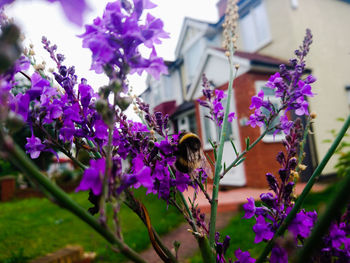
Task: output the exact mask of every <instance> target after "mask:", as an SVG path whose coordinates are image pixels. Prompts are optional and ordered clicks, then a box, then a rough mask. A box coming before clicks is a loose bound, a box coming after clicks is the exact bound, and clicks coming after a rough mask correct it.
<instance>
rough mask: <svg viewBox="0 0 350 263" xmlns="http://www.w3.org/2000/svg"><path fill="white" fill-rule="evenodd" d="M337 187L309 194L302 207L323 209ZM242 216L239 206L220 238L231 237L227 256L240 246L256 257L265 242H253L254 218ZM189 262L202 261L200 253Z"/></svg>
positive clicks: (310, 209) (333, 186)
mask: <svg viewBox="0 0 350 263" xmlns="http://www.w3.org/2000/svg"><path fill="white" fill-rule="evenodd" d="M338 187H339V185H337V184H335V185H332V186H330V187H329V188H327V189H326V190H324V191H323V192H320V193H312V194H309V196H308V197H307V199H306V200H305V202H304V205H303V207H304V208H305V210H306V211H313V210H316V211H317V212H321V211H323V209H324V208H325V206H326V204H327V202H328V201H329V200H330V199H331V197H332V196H333V195H334V194H335V193H336V192H337V189H338ZM219 216H220V215H219ZM243 216H244V211H243V208H241V209H240V211H238V212H237V215H236V216H235V217H233V218H232V219H231V222H230V223H229V225H228V226H227V227H225V228H224V229H223V230H222V231H220V234H221V237H222V238H223V237H225V236H226V235H229V236H230V237H231V241H230V248H229V250H228V252H227V256H228V257H234V255H233V253H234V251H235V250H236V249H238V248H240V249H241V250H243V251H246V250H248V251H249V252H250V255H251V256H252V257H254V258H257V257H258V256H259V255H260V253H261V252H262V250H263V249H264V247H265V245H266V243H259V244H254V238H255V234H254V232H253V225H254V224H255V219H253V218H252V219H242V217H243ZM189 262H191V263H197V262H198V263H199V262H202V260H201V257H200V254H199V253H197V254H196V255H195V256H194V257H193V258H192V259H190V261H189Z"/></svg>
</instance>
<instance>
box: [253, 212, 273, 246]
mask: <svg viewBox="0 0 350 263" xmlns="http://www.w3.org/2000/svg"><path fill="white" fill-rule="evenodd" d="M253 231H254V233H255V239H254V243H260V242H261V241H263V240H270V239H271V238H272V237H273V235H274V233H273V232H272V231H271V229H270V226H269V224H268V223H266V221H265V218H264V217H263V216H262V215H259V216H258V217H257V219H256V224H255V225H254V226H253Z"/></svg>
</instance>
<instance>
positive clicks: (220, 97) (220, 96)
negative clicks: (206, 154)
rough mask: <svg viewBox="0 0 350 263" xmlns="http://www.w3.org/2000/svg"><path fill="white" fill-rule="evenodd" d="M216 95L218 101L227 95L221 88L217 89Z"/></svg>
mask: <svg viewBox="0 0 350 263" xmlns="http://www.w3.org/2000/svg"><path fill="white" fill-rule="evenodd" d="M215 96H216V99H217V100H218V101H221V100H222V99H223V98H225V97H226V96H227V95H226V94H225V93H224V92H223V91H222V90H220V89H216V90H215Z"/></svg>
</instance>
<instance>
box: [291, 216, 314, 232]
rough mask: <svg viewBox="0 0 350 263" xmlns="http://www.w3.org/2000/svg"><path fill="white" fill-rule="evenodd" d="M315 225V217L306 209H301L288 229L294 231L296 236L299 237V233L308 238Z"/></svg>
mask: <svg viewBox="0 0 350 263" xmlns="http://www.w3.org/2000/svg"><path fill="white" fill-rule="evenodd" d="M313 226H314V220H313V218H312V217H310V216H309V215H308V214H306V213H305V211H303V210H301V211H300V212H299V213H298V214H297V215H296V216H295V218H294V219H293V221H292V223H291V224H290V225H289V227H288V230H289V231H290V232H292V233H293V235H294V237H295V238H297V237H298V235H300V236H301V237H303V238H307V237H308V236H309V234H310V231H311V229H312V228H313Z"/></svg>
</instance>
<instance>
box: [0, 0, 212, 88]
mask: <svg viewBox="0 0 350 263" xmlns="http://www.w3.org/2000/svg"><path fill="white" fill-rule="evenodd" d="M73 1H74V0H73ZM152 1H153V2H154V3H155V4H157V5H158V7H156V8H154V9H151V10H146V11H149V12H151V13H152V14H153V15H154V16H156V17H159V18H161V19H162V20H163V21H164V28H165V31H167V32H169V33H170V34H171V38H170V39H169V40H164V42H163V44H162V45H161V46H158V47H157V51H158V54H159V55H160V56H162V57H163V58H164V59H166V60H172V59H174V53H175V47H176V43H177V40H178V37H179V34H180V30H181V26H182V22H183V20H184V17H185V16H188V17H192V18H196V19H201V20H206V21H210V22H216V21H217V19H218V15H217V9H216V2H217V1H218V0H175V1H174V0H152ZM87 2H88V4H89V6H90V8H91V11H90V12H88V13H86V14H85V17H84V24H89V23H91V22H92V20H93V19H94V18H95V17H96V16H101V15H102V13H103V10H104V7H105V5H106V3H108V2H111V1H107V0H87ZM5 12H6V13H7V15H8V16H9V17H13V18H14V19H15V21H16V22H17V24H19V25H20V27H21V29H22V31H23V32H24V34H25V36H26V43H32V44H34V49H35V52H36V54H37V56H36V57H37V59H38V62H39V63H40V62H41V61H42V60H45V61H46V62H47V63H48V64H49V65H50V59H49V57H48V56H47V52H46V51H45V50H43V49H42V45H41V37H42V36H43V35H45V36H46V37H47V38H48V39H49V40H50V41H51V43H55V44H57V46H58V51H59V52H60V53H63V54H64V55H65V57H66V61H65V64H66V65H67V66H70V65H75V67H76V72H77V74H78V77H79V78H81V77H85V78H86V79H87V80H88V82H89V84H90V85H91V86H93V87H94V89H95V90H97V89H98V88H99V87H100V86H102V85H104V84H105V83H106V81H107V80H106V78H105V77H104V76H102V75H97V74H95V73H94V71H90V70H89V68H90V64H91V52H90V50H88V49H85V48H82V41H81V39H80V38H78V37H76V35H79V34H81V33H83V32H84V27H82V28H80V27H78V26H76V25H74V24H72V23H70V22H69V21H67V19H66V18H65V16H64V14H63V11H62V10H61V7H60V5H59V4H58V3H54V4H50V3H48V2H46V1H44V0H17V1H15V2H14V3H13V4H11V5H10V6H8V7H7V8H6V10H5ZM27 45H28V44H27ZM51 65H53V64H51ZM130 82H131V84H132V86H133V87H134V92H135V93H136V94H140V93H141V92H142V91H143V90H144V88H145V84H144V82H145V76H143V77H139V76H138V75H136V74H135V75H133V77H132V78H131V79H130Z"/></svg>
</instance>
